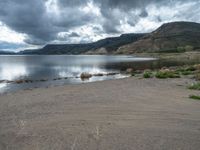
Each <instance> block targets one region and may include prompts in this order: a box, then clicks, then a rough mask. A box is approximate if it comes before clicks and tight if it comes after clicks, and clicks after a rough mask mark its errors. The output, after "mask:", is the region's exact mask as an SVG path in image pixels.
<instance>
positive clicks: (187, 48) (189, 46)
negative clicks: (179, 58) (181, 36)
mask: <svg viewBox="0 0 200 150" xmlns="http://www.w3.org/2000/svg"><path fill="white" fill-rule="evenodd" d="M193 49H194V47H193V46H191V45H187V46H185V51H192V50H193Z"/></svg>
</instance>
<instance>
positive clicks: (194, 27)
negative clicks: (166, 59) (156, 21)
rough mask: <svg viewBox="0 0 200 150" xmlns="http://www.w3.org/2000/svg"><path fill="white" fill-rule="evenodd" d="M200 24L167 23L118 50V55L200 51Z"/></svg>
mask: <svg viewBox="0 0 200 150" xmlns="http://www.w3.org/2000/svg"><path fill="white" fill-rule="evenodd" d="M199 47H200V24H199V23H193V22H172V23H166V24H164V25H162V26H161V27H159V28H158V29H157V30H155V31H154V32H152V33H150V34H148V35H146V36H144V37H143V38H142V39H140V40H138V41H136V42H133V43H131V44H127V45H125V46H122V47H120V48H118V50H117V52H116V53H118V54H132V53H138V52H182V51H187V50H194V49H199Z"/></svg>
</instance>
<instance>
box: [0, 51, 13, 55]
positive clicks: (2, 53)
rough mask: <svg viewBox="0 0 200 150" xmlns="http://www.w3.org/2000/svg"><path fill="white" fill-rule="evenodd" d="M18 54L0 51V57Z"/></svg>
mask: <svg viewBox="0 0 200 150" xmlns="http://www.w3.org/2000/svg"><path fill="white" fill-rule="evenodd" d="M15 54H16V53H14V52H8V51H1V50H0V55H15Z"/></svg>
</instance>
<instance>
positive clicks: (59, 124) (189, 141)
mask: <svg viewBox="0 0 200 150" xmlns="http://www.w3.org/2000/svg"><path fill="white" fill-rule="evenodd" d="M192 82H193V80H191V79H185V78H181V79H165V80H159V79H137V78H126V79H120V80H111V81H102V82H95V83H87V84H81V85H66V86H60V87H50V88H46V89H45V88H43V89H42V88H41V89H33V90H24V91H19V92H16V93H9V94H5V95H1V96H0V150H161V149H162V150H198V149H199V147H200V101H195V100H191V99H189V98H188V96H189V95H190V94H199V91H191V90H188V89H187V88H186V86H187V85H188V84H190V83H192Z"/></svg>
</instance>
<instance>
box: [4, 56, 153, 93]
mask: <svg viewBox="0 0 200 150" xmlns="http://www.w3.org/2000/svg"><path fill="white" fill-rule="evenodd" d="M153 60H154V59H152V58H136V57H130V56H66V55H65V56H0V80H1V81H0V82H1V83H0V93H4V92H9V91H16V90H19V89H29V88H36V87H47V86H55V85H63V84H76V83H83V82H93V81H101V80H109V79H116V78H124V77H126V75H123V74H120V71H121V70H123V69H126V68H127V67H130V66H138V67H139V68H140V69H141V67H142V68H145V67H147V66H146V65H147V64H150V62H152V61H153ZM136 64H137V65H136ZM82 72H89V73H92V74H98V73H111V72H116V73H119V74H117V75H112V76H102V77H92V78H90V79H89V80H86V81H82V80H81V79H80V78H78V77H79V76H80V74H81V73H82ZM58 78H61V79H59V80H55V79H58ZM20 79H27V80H33V81H34V82H33V83H23V84H16V83H6V82H2V81H3V80H7V81H16V80H20ZM41 80H45V82H44V81H41ZM35 81H36V82H35Z"/></svg>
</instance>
